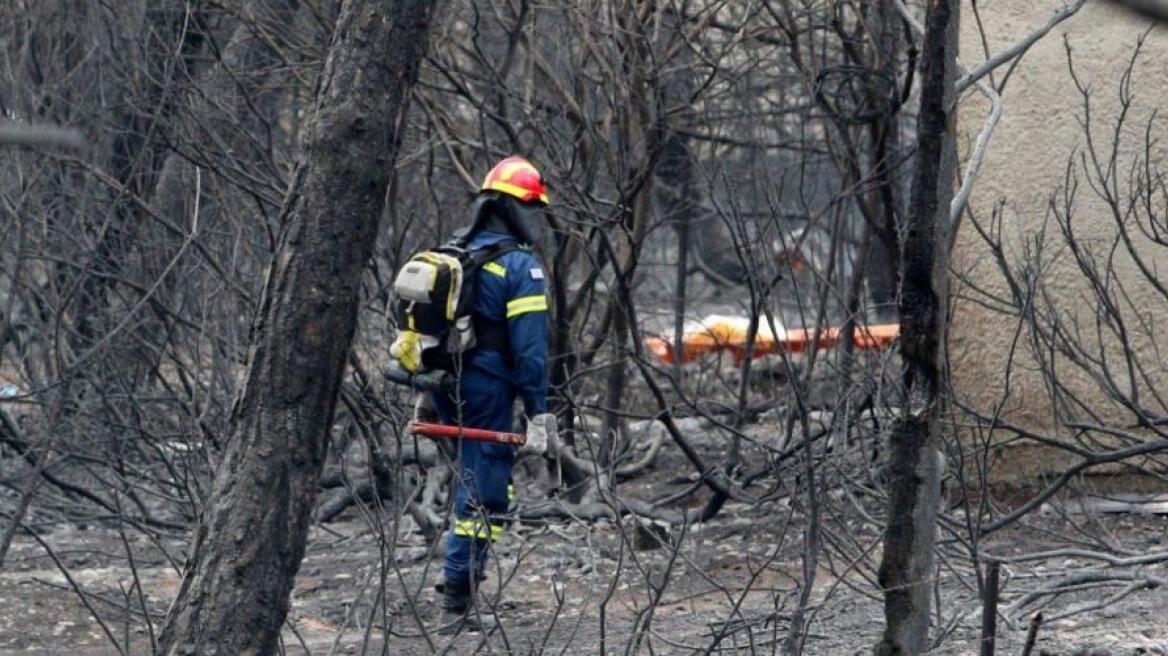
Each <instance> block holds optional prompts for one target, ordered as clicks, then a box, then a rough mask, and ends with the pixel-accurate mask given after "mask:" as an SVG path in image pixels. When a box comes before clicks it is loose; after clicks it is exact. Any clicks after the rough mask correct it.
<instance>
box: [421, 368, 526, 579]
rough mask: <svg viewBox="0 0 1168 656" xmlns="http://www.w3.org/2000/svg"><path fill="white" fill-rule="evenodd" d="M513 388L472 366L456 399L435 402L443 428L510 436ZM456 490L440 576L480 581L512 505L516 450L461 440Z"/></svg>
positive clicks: (449, 397) (498, 445)
mask: <svg viewBox="0 0 1168 656" xmlns="http://www.w3.org/2000/svg"><path fill="white" fill-rule="evenodd" d="M514 403H515V387H514V386H513V385H512V384H511V383H510V382H509V381H506V380H503V379H501V378H499V377H497V376H494V375H491V374H489V373H487V372H485V371H482V370H480V369H476V368H474V367H467V368H466V369H465V370H463V372H462V376H461V378H460V379H459V394H458V395H457V397H454V396H448V397H445V398H442V397H436V398H435V399H434V406H435V409H436V410H437V411H438V415H439V416H440V417H441V418H442V421H443V423H447V424H458V423H459V422H460V421H461V423H462V425H463V426H466V427H468V428H485V429H490V430H498V431H510V430H513V428H514V418H513V415H512V406H513V405H514ZM458 449H459V457H458V473H457V475H456V476H455V481H454V488H455V499H454V517H455V522H454V526H453V527H452V528H451V530H450V534H449V536H448V537H447V541H446V562H445V564H444V565H443V568H442V569H443V574H444V575H445V577H446V581H447V582H464V581H470V580H471V578H472V577H478V576H479V575H480V574H481V573H482V571H483V567H484V566H485V565H486V562H487V551H488V549H489V546H490V544H491V543H492V542H494V541H496V540H498V539H499V538H500V537H502V535H503V527H504V522H503V516H504V515H505V514H506V512H507V506H508V504H509V502H510V499H509V498H508V496H509V495H508V490H509V489H510V486H511V470H512V468H513V466H514V465H515V447H513V446H510V445H507V444H494V443H490V442H475V441H472V440H460V441H459V444H458Z"/></svg>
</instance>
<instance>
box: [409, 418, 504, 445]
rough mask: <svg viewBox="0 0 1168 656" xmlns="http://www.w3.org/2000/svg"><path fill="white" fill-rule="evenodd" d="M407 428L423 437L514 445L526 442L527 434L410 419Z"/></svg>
mask: <svg viewBox="0 0 1168 656" xmlns="http://www.w3.org/2000/svg"><path fill="white" fill-rule="evenodd" d="M409 430H410V432H411V433H413V434H414V435H421V436H423V437H453V438H459V437H461V438H463V439H466V440H474V441H476V442H494V443H496V444H513V445H515V446H523V445H524V444H527V436H526V435H523V434H522V433H504V432H502V431H494V430H485V429H482V428H467V427H465V426H451V425H449V424H432V423H428V422H422V421H411V422H410V427H409Z"/></svg>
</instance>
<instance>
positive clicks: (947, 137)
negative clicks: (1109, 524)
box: [876, 0, 960, 656]
mask: <svg viewBox="0 0 1168 656" xmlns="http://www.w3.org/2000/svg"><path fill="white" fill-rule="evenodd" d="M927 7H928V8H927V11H928V13H927V18H926V32H925V42H924V48H923V56H922V61H923V65H922V67H921V84H922V87H921V108H920V113H919V114H918V118H917V135H918V137H917V139H918V141H917V165H916V169H915V171H914V175H913V187H912V193H911V195H910V198H909V211H908V231H907V233H906V235H905V238H904V250H903V256H902V264H901V295H900V335H901V346H900V350H901V357H902V358H903V359H904V365H905V385H906V394H907V398H906V400H905V412H904V416H903V418H902V419H900V420H899V421H898V422H897V423H896V425H895V426H894V428H893V430H892V435H891V436H890V438H889V439H890V442H891V444H890V445H889V458H890V463H889V464H890V472H889V481H888V497H889V499H888V519H887V527H886V529H885V533H884V554H883V557H882V560H881V563H880V574H879V575H880V585H881V587H883V588H884V618H885V627H884V634H883V637H882V639H881V641H880V643H879V644H878V645H877V647H876V654H878V655H879V656H887V655H891V654H920V653H923V652H924V651H925V649H926V647H927V644H928V637H929V607H930V597H929V594H930V591H931V587H932V586H931V582H932V578H933V545H934V540H935V533H936V518H937V502H938V499H939V496H940V477H941V467H942V460H941V455H940V454H941V451H940V448H939V445H940V435H939V431H940V417H941V401H942V393H943V389H944V369H943V367H944V362H945V354H944V346H945V328H946V317H945V312H946V302H947V290H946V286H947V269H948V262H949V253H948V251H947V245H948V244H949V239H948V232H949V230H950V226H949V221H948V215H949V203H950V202H951V201H952V199H953V186H954V181H955V179H956V175H955V171H956V166H957V161H956V160H957V156H956V147H955V143H956V142H955V138H954V131H955V126H956V105H955V100H956V97H955V93H954V82H955V81H956V78H957V76H956V72H957V27H958V18H959V12H960V9H959V7H960V5H959V4H958V0H929V2H928V5H927Z"/></svg>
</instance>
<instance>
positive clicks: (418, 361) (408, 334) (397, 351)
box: [389, 330, 422, 374]
mask: <svg viewBox="0 0 1168 656" xmlns="http://www.w3.org/2000/svg"><path fill="white" fill-rule="evenodd" d="M389 355H390V356H392V357H393V358H394V359H395V360H397V361H398V362H399V363H401V366H402V369H405V370H406V371H408V372H410V373H411V374H412V373H416V372H417V371H418V369H419V368H421V366H422V334H421V333H418V332H414V331H412V330H403V331H402V332H401V334H400V335H398V336H397V339H395V340H393V344H390V345H389Z"/></svg>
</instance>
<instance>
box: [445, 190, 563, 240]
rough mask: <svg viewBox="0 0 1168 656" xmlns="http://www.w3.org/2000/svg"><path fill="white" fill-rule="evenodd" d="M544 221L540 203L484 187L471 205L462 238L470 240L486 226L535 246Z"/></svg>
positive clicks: (492, 230) (490, 229)
mask: <svg viewBox="0 0 1168 656" xmlns="http://www.w3.org/2000/svg"><path fill="white" fill-rule="evenodd" d="M545 223H546V218H545V217H544V213H543V206H541V205H539V204H537V203H521V202H519V201H518V200H516V199H514V198H512V197H510V196H508V195H506V194H501V193H497V192H493V191H486V192H483V193H481V194H479V197H478V198H477V199H475V202H474V205H473V206H472V207H471V224H470V227H469V228H468V229H467V231H466V233H465V237H464V239H467V240H469V239H470V238H471V237H473V236H474V235H475V234H476V233H478V232H482V231H484V230H485V231H487V232H494V233H499V234H504V235H510V236H512V237H514V238H515V239H516V241H518V242H519V243H521V244H525V245H528V246H534V245H538V244H539V239H540V236H541V234H542V232H543V227H544V224H545Z"/></svg>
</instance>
